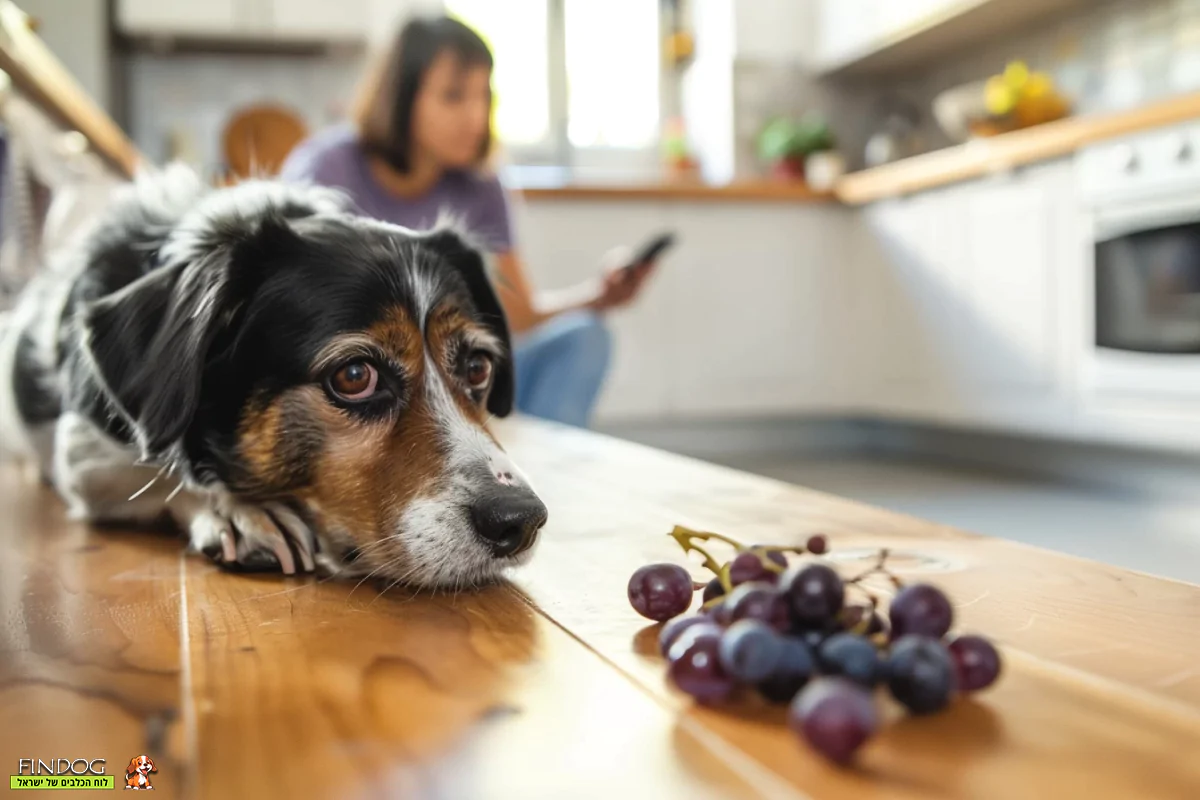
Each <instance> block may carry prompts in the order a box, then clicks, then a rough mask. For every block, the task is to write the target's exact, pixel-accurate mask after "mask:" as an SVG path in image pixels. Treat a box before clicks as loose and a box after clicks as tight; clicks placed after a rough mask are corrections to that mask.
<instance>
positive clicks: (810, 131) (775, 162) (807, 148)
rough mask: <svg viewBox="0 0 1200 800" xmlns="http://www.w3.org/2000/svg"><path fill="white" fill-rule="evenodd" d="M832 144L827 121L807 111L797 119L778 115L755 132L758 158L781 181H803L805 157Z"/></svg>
mask: <svg viewBox="0 0 1200 800" xmlns="http://www.w3.org/2000/svg"><path fill="white" fill-rule="evenodd" d="M834 146H835V141H834V138H833V133H832V132H831V131H830V130H829V124H828V122H826V120H825V118H824V117H823V116H821V115H820V114H817V113H809V114H806V115H804V117H803V118H801V119H800V121H799V122H795V121H793V120H791V119H788V118H787V117H777V118H775V119H773V120H771V121H770V122H769V123H767V124H766V125H765V126H764V127H763V129H762V131H761V132H760V133H759V135H758V157H759V159H761V160H762V162H763V163H764V164H766V165H767V167H768V168H769V169H770V171H771V174H772V175H773V176H775V177H777V178H781V179H783V180H804V177H805V168H804V164H805V160H806V159H807V158H808V157H809V156H811V155H812V154H813V153H820V152H826V151H829V150H833V148H834Z"/></svg>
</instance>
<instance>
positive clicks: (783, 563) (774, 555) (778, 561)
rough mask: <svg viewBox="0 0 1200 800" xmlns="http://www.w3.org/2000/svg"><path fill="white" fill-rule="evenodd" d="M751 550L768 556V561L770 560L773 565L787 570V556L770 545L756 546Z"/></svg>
mask: <svg viewBox="0 0 1200 800" xmlns="http://www.w3.org/2000/svg"><path fill="white" fill-rule="evenodd" d="M750 549H751V550H754V551H755V552H758V553H761V554H762V555H764V556H766V557H767V558H768V559H770V561H771V563H773V564H775V566H777V567H781V568H783V569H787V565H788V561H787V556H785V555H784V554H783V553H782V552H781V551H780V550H778V549H777V548H773V547H771V545H769V544H756V545H754V546H753V547H751V548H750Z"/></svg>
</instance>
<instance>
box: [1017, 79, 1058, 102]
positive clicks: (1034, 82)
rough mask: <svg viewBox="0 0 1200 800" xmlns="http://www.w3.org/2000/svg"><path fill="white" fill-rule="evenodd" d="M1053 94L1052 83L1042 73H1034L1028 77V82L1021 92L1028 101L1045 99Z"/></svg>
mask: <svg viewBox="0 0 1200 800" xmlns="http://www.w3.org/2000/svg"><path fill="white" fill-rule="evenodd" d="M1053 93H1054V81H1053V79H1051V77H1050V76H1049V75H1047V74H1046V73H1044V72H1035V73H1033V74H1032V75H1030V76H1029V81H1028V82H1027V83H1026V84H1025V88H1024V89H1023V90H1022V95H1023V96H1024V97H1027V98H1030V99H1036V98H1039V97H1047V96H1049V95H1051V94H1053Z"/></svg>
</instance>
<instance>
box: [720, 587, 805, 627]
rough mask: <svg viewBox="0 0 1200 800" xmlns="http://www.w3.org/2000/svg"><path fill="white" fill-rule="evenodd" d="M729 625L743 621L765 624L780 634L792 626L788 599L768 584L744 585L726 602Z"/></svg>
mask: <svg viewBox="0 0 1200 800" xmlns="http://www.w3.org/2000/svg"><path fill="white" fill-rule="evenodd" d="M724 605H726V606H728V619H729V624H732V623H734V622H737V621H738V620H742V619H756V620H759V621H760V622H765V623H767V624H768V625H770V626H771V627H772V628H774V629H775V630H777V631H779V632H780V633H782V632H784V631H786V630H787V629H788V628H789V627H790V626H791V615H790V614H789V613H788V603H787V597H786V596H785V595H783V594H782V593H780V592H778V591H777V590H776V589H775V587H773V586H771V585H770V584H766V583H743V584H742V585H741V586H738V587H735V588H734V590H733V591H732V592H731V593H730V594H729V597H728V598H727V599H726V600H725V603H724Z"/></svg>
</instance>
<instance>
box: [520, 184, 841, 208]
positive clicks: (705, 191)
mask: <svg viewBox="0 0 1200 800" xmlns="http://www.w3.org/2000/svg"><path fill="white" fill-rule="evenodd" d="M518 191H519V192H520V194H521V196H522V197H524V198H525V199H527V200H534V201H537V200H695V201H701V202H729V201H745V202H767V203H776V202H797V203H814V202H828V201H830V200H833V196H832V195H831V194H826V193H821V192H816V191H814V190H813V189H811V188H809V187H808V186H807V185H805V184H803V183H795V182H793V183H789V182H785V181H769V180H747V181H738V182H735V183H729V184H725V185H723V186H717V185H713V184H707V183H700V182H685V181H678V182H675V181H663V182H661V183H624V184H622V183H614V184H606V183H596V184H586V183H581V184H577V183H562V184H558V185H549V186H527V187H523V188H519V189H518Z"/></svg>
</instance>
